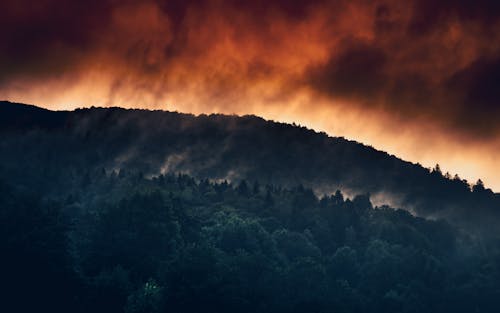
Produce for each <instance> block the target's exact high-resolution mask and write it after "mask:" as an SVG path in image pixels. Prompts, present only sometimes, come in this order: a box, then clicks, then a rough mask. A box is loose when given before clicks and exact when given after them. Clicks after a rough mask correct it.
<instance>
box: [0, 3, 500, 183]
mask: <svg viewBox="0 0 500 313" xmlns="http://www.w3.org/2000/svg"><path fill="white" fill-rule="evenodd" d="M0 39H1V40H0V100H10V101H16V102H23V103H31V104H35V105H39V106H43V107H46V108H50V109H58V110H59V109H74V108H77V107H90V106H121V107H135V108H148V109H164V110H177V111H181V112H191V113H195V114H198V113H211V112H219V113H228V114H232V113H236V114H256V115H259V116H263V117H265V118H268V119H273V120H277V121H285V122H295V123H297V124H301V125H305V126H307V127H310V128H314V129H316V130H318V131H326V132H327V133H328V134H330V135H333V136H344V137H347V138H349V139H353V140H357V141H360V142H362V143H365V144H368V145H371V146H374V147H375V148H377V149H380V150H384V151H387V152H389V153H391V154H395V155H397V156H398V157H401V158H403V159H406V160H409V161H412V162H420V163H421V164H423V165H424V166H426V167H433V166H434V165H435V164H436V163H439V164H440V165H441V168H442V169H443V171H449V172H450V173H451V174H452V175H453V174H455V173H458V174H459V175H460V177H462V178H466V179H468V180H469V181H471V182H475V181H476V180H477V179H478V178H482V179H483V180H484V181H485V183H486V185H487V186H488V187H490V188H492V189H493V190H495V191H500V100H499V99H500V1H495V0H491V1H490V0H475V1H472V0H471V1H468V0H462V1H459V0H457V1H452V0H441V1H434V0H421V1H410V0H409V1H397V0H388V1H375V0H373V1H371V0H354V1H353V0H351V1H347V0H345V1H343V0H340V1H327V0H324V1H298V0H279V1H265V0H254V1H237V0H231V1H221V0H219V1H217V0H213V1H186V0H185V1H178V0H176V1H167V0H149V1H148V0H146V1H134V0H130V1H115V0H87V1H62V0H38V1H32V0H29V1H28V0H3V1H1V2H0Z"/></svg>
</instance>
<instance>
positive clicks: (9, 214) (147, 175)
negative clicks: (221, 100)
mask: <svg viewBox="0 0 500 313" xmlns="http://www.w3.org/2000/svg"><path fill="white" fill-rule="evenodd" d="M0 152H1V153H0V251H1V252H2V257H1V258H0V277H2V281H1V284H2V293H0V311H1V312H34V311H41V312H76V313H79V312H81V313H87V312H106V313H160V312H175V313H197V312H201V311H206V312H243V313H303V312H317V313H323V312H346V313H361V312H369V313H379V312H394V313H396V312H407V313H410V312H436V313H437V312H460V313H462V312H463V313H468V312H488V313H489V312H491V313H494V312H497V311H498V307H499V306H500V297H499V294H500V290H499V288H498V286H499V282H500V267H499V264H500V245H499V243H500V236H499V234H498V230H497V227H496V226H497V225H499V224H498V223H499V213H498V209H499V207H498V201H499V198H498V194H495V193H493V192H492V191H491V190H489V189H486V188H485V187H484V186H483V185H482V184H481V183H478V184H476V185H474V186H473V187H472V188H471V187H469V185H468V184H467V183H466V182H464V181H461V180H460V179H458V178H456V179H449V178H447V177H445V176H443V175H442V173H441V172H440V171H439V170H438V169H435V170H433V171H430V170H427V169H425V168H422V167H421V166H419V165H415V164H412V163H408V162H405V161H402V160H400V159H398V158H396V157H394V156H391V155H388V154H386V153H384V152H380V151H377V150H375V149H373V148H371V147H367V146H364V145H361V144H359V143H356V142H353V141H348V140H345V139H343V138H332V137H329V136H327V135H326V134H324V133H316V132H314V131H312V130H308V129H306V128H303V127H298V126H295V125H287V124H282V123H275V122H271V121H265V120H263V119H261V118H258V117H255V116H244V117H237V116H224V115H209V116H207V115H201V116H193V115H189V114H179V113H173V112H162V111H154V112H153V111H145V110H124V109H120V108H108V109H104V108H91V109H80V110H75V111H60V112H53V111H49V110H44V109H41V108H37V107H34V106H28V105H23V104H14V103H8V102H3V103H1V104H0ZM337 188H340V189H342V190H343V192H342V191H340V190H336V189H337ZM324 193H326V195H324ZM346 193H348V194H349V197H346ZM376 197H378V198H379V200H378V201H382V202H383V201H386V202H387V203H399V204H400V205H401V209H396V208H393V207H391V206H387V205H377V204H375V205H374V204H373V199H374V198H376ZM409 211H412V212H413V213H414V214H412V213H410V212H409ZM415 214H417V215H420V216H416V215H415Z"/></svg>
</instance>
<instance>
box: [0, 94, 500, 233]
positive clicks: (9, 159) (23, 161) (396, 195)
mask: <svg viewBox="0 0 500 313" xmlns="http://www.w3.org/2000/svg"><path fill="white" fill-rule="evenodd" d="M0 150H1V151H2V153H1V154H0V173H1V174H2V175H3V176H6V177H9V179H10V180H12V181H13V182H14V183H15V184H19V185H21V186H26V187H27V188H30V189H37V190H40V191H41V190H43V192H44V193H46V194H52V193H58V192H59V190H60V189H61V188H66V187H67V185H68V181H72V177H73V176H74V175H80V174H81V173H89V172H91V171H95V170H100V169H102V168H105V169H106V170H119V169H122V168H128V169H132V170H135V171H138V172H142V173H143V174H144V175H146V176H157V175H159V174H161V173H169V172H176V173H177V172H181V173H186V174H190V175H191V176H193V177H195V178H197V179H205V178H209V179H215V180H217V179H219V180H220V179H227V180H228V181H233V182H238V181H240V180H241V179H246V180H248V181H260V182H262V183H270V184H278V185H282V186H285V187H293V186H296V185H298V184H303V185H304V186H306V187H309V188H312V189H313V190H314V191H315V192H316V194H317V195H321V194H324V193H326V194H330V193H333V192H335V190H337V189H340V190H342V191H343V192H344V193H347V194H367V193H370V194H371V195H372V197H373V198H375V197H377V198H382V199H384V200H383V203H387V204H390V205H392V206H395V207H401V208H404V209H406V210H409V211H411V212H415V213H416V214H417V215H419V216H423V217H429V218H445V219H447V220H449V221H451V222H453V223H455V224H458V225H460V226H461V227H466V228H469V230H475V231H482V232H484V233H485V234H489V233H491V232H496V231H497V229H498V227H497V225H498V223H499V222H500V195H498V194H494V193H493V192H491V190H489V189H487V188H485V187H484V186H483V185H482V184H481V183H479V184H475V185H474V186H473V188H471V185H470V184H469V183H468V182H466V181H464V180H462V179H460V178H459V177H458V176H455V177H451V176H448V175H445V174H444V173H441V172H440V170H439V169H436V170H433V171H430V170H428V169H426V168H423V167H421V166H420V165H416V164H412V163H409V162H405V161H402V160H400V159H398V158H396V157H394V156H391V155H388V154H387V153H385V152H381V151H377V150H375V149H373V148H371V147H367V146H364V145H361V144H359V143H356V142H354V141H348V140H345V139H343V138H335V137H329V136H327V135H326V134H324V133H316V132H314V131H312V130H308V129H306V128H304V127H298V126H294V125H288V124H282V123H274V122H270V121H265V120H263V119H261V118H258V117H255V116H244V117H237V116H224V115H209V116H207V115H201V116H197V117H196V116H194V115H189V114H180V113H173V112H163V111H147V110H125V109H120V108H107V109H104V108H91V109H81V110H76V111H71V112H70V111H62V112H53V111H48V110H44V109H41V108H37V107H34V106H27V105H23V104H14V103H9V102H2V103H0ZM483 235H484V234H483Z"/></svg>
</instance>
